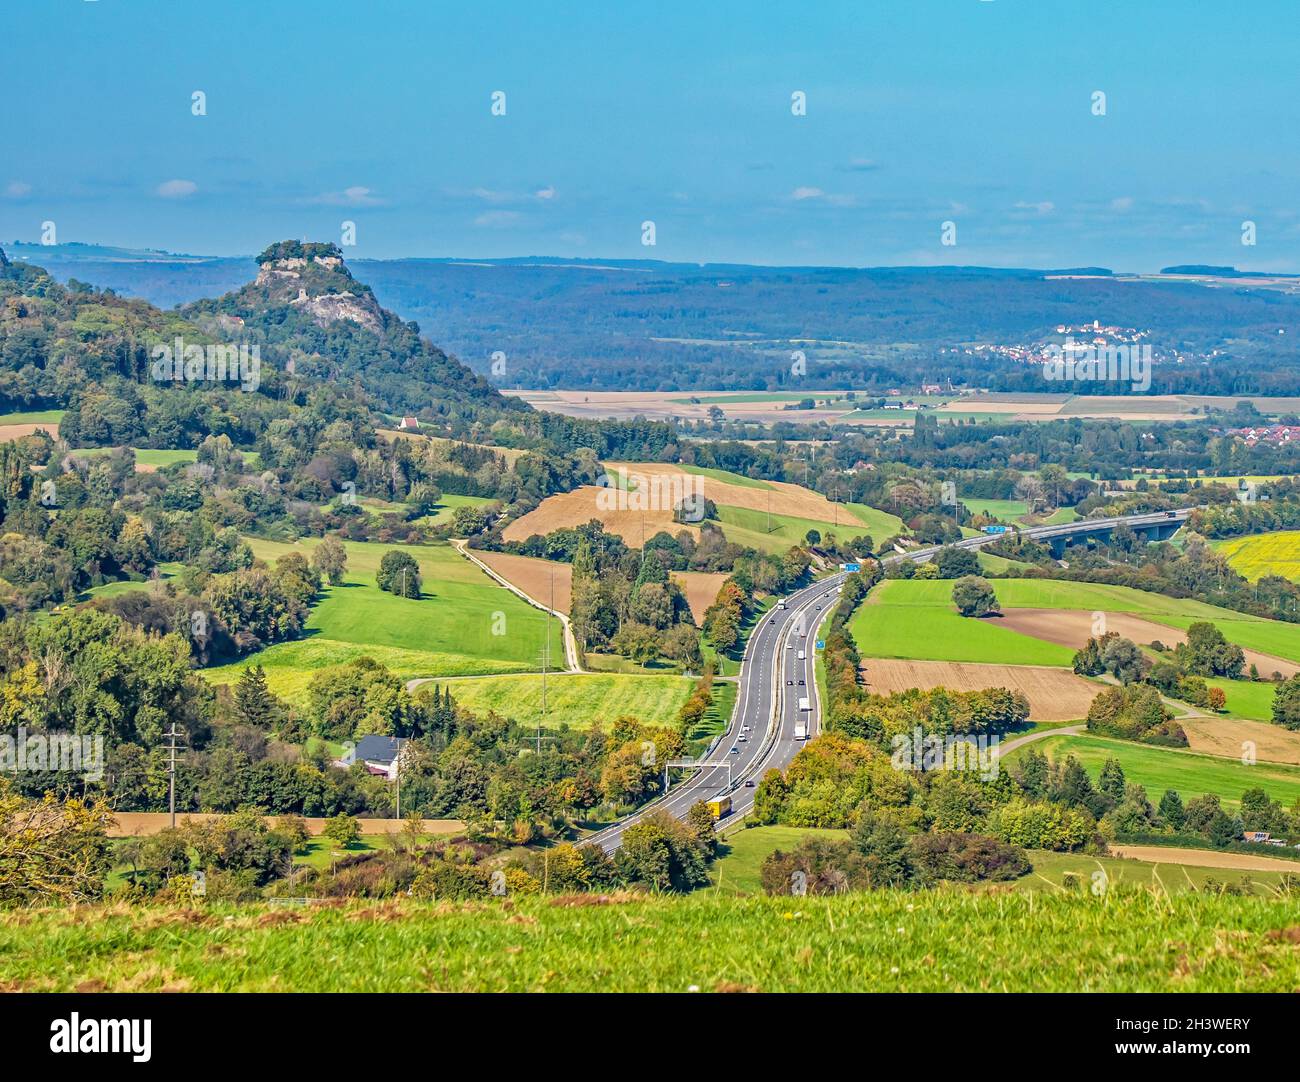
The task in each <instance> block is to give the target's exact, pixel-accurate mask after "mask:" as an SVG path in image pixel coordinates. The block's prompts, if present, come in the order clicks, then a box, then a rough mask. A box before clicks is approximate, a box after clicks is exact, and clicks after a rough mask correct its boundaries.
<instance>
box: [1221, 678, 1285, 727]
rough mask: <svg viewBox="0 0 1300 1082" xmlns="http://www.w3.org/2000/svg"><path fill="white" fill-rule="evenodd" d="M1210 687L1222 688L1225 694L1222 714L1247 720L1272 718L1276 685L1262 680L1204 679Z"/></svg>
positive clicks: (1270, 719) (1269, 719)
mask: <svg viewBox="0 0 1300 1082" xmlns="http://www.w3.org/2000/svg"><path fill="white" fill-rule="evenodd" d="M1205 682H1206V683H1207V684H1209V685H1210V687H1213V688H1222V689H1223V694H1224V695H1226V696H1227V699H1228V702H1227V708H1226V709H1225V711H1224V714H1223V716H1224V717H1229V718H1245V719H1246V720H1247V721H1269V722H1271V721H1272V720H1273V696H1274V695H1276V694H1277V685H1276V684H1272V683H1268V682H1264V681H1251V680H1223V679H1219V678H1218V677H1212V678H1210V679H1208V680H1206V681H1205Z"/></svg>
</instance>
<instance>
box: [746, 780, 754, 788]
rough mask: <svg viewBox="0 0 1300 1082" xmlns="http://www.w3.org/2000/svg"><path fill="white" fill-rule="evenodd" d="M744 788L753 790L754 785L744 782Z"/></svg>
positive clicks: (750, 782)
mask: <svg viewBox="0 0 1300 1082" xmlns="http://www.w3.org/2000/svg"><path fill="white" fill-rule="evenodd" d="M745 788H746V789H752V788H754V783H753V782H752V781H747V782H745Z"/></svg>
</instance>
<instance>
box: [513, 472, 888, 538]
mask: <svg viewBox="0 0 1300 1082" xmlns="http://www.w3.org/2000/svg"><path fill="white" fill-rule="evenodd" d="M605 467H606V469H607V470H608V471H609V474H610V476H611V477H615V476H617V473H616V471H619V470H621V471H623V472H624V474H625V475H626V478H627V491H622V490H615V489H612V488H602V487H598V486H596V485H584V486H582V487H581V488H575V489H574V490H573V491H572V492H561V493H558V494H557V495H555V496H548V497H547V498H546V499H545V500H543V501H542V502H541V504H539V505H538V506H537V507H536V508H535V509H533V510H532V511H529V512H528V514H526V515H524V516H523V517H521V518H517V519H515V521H514V522H511V523H510V524H509V525H507V526H506V528H505V530H503V531H502V537H504V538H505V539H506V540H507V541H526V540H527V539H528V538H529V537H531V536H532V535H533V534H541V535H543V536H545V535H546V534H549V533H551V532H552V531H553V530H559V529H563V528H566V527H572V526H579V525H581V524H582V523H584V522H590V521H591V520H592V519H593V518H596V519H600V521H601V522H602V523H604V525H605V529H606V530H608V531H609V532H610V533H615V534H618V535H619V537H621V538H623V540H624V541H626V542H627V543H628V544H629V545H630V546H632V547H633V548H641V547H642V545H643V543H644V542H645V541H646V540H648V539H649V538H651V537H653V536H654V535H655V534H657V533H658V532H659V531H660V530H665V531H667V532H668V533H670V534H676V533H680V532H681V531H682V530H683V529H695V527H693V526H686V525H683V524H682V523H680V522H674V521H673V507H674V506H676V505H677V504H678V503H680V502H681V501H682V499H683V497H687V498H689V497H693V496H695V495H696V494H697V493H703V494H704V497H705V499H708V500H712V501H713V502H714V503H715V504H718V505H719V506H722V507H742V508H746V509H748V510H752V511H771V512H772V514H774V515H788V516H790V517H792V518H803V519H811V520H813V521H815V522H835V521H840V522H843V523H845V524H846V526H855V525H858V523H857V519H855V518H854V517H853V515H852V514H851V513H850V512H849V511H847V510H845V509H844V508H842V507H837V506H836V505H835V504H833V503H831V501H830V500H828V499H826V497H825V496H823V495H821V493H819V492H812V491H811V490H809V489H806V488H804V487H803V486H801V485H792V484H789V483H787V482H784V481H765V482H763V484H764V485H765V486H766V487H754V486H750V485H737V484H732V483H730V482H728V481H719V480H716V479H714V478H712V477H704V476H700V475H697V474H692V473H688V472H686V471H685V470H683V469H681V468H680V467H678V466H673V465H665V464H663V463H658V462H607V463H606V464H605ZM864 529H865V528H864Z"/></svg>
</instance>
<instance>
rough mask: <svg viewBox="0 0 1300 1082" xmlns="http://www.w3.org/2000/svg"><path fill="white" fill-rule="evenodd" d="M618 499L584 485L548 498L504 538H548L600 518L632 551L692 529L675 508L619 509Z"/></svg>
mask: <svg viewBox="0 0 1300 1082" xmlns="http://www.w3.org/2000/svg"><path fill="white" fill-rule="evenodd" d="M705 492H706V494H707V492H708V490H707V489H706V490H705ZM614 498H615V497H614V495H613V494H612V493H611V492H610V491H609V490H608V489H605V488H599V487H597V486H596V485H583V486H582V487H581V488H575V489H574V490H573V491H572V492H561V493H559V494H558V495H555V496H548V497H547V498H546V499H544V500H543V501H542V502H541V504H539V505H538V506H537V507H536V508H534V509H533V510H532V511H529V512H528V514H526V515H524V516H523V517H522V518H517V519H515V520H514V522H512V523H510V524H509V525H508V526H507V527H506V528H505V529H504V530H502V531H501V536H502V537H504V538H505V539H506V540H507V541H527V540H528V538H530V537H531V536H532V535H533V534H541V535H542V536H543V537H545V536H546V535H547V534H549V533H553V532H554V531H556V530H562V529H567V528H569V527H571V526H581V525H582V524H583V523H584V522H590V521H591V520H592V519H593V518H598V519H600V521H601V522H602V523H604V525H605V529H606V531H608V532H609V533H614V534H618V536H619V537H621V538H622V539H623V540H624V541H626V542H627V543H628V545H629V546H631V547H632V548H641V547H642V546H643V544H644V543H645V542H646V541H648V540H649V539H650V538H652V537H654V535H655V534H657V533H658V532H659V531H660V530H666V531H668V533H671V534H676V533H680V532H681V531H682V530H683V529H689V528H690V527H686V526H683V525H682V524H681V523H678V522H674V521H673V511H672V507H671V506H668V507H665V508H663V509H662V510H655V511H641V510H636V511H633V510H619V509H618V508H617V507H611V503H612V502H613V500H614Z"/></svg>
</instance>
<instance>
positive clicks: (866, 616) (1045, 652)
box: [849, 579, 1074, 666]
mask: <svg viewBox="0 0 1300 1082" xmlns="http://www.w3.org/2000/svg"><path fill="white" fill-rule="evenodd" d="M998 585H1001V583H1000V582H999V583H998ZM911 586H924V587H930V586H942V587H945V590H946V592H943V593H940V592H938V591H932V590H926V591H925V592H924V594H923V595H921V594H915V593H913V592H912V591H910V590H906V589H903V590H899V589H897V588H898V587H911ZM951 594H952V582H951V581H948V582H946V583H945V582H942V581H933V582H926V581H917V580H911V581H905V580H901V579H894V580H890V581H888V582H885V583H881V585H880V586H878V587H877V588H876V589H875V590H874V591H872V594H871V595H870V596H869V597H868V599H867V601H866V602H865V603H864V604H862V605H860V606H858V610H857V612H856V613H854V615H853V619H852V621H851V622H850V624H849V630H850V632H851V633H852V635H853V638H854V639H855V640H856V642H857V644H858V652H859V653H860V654H861V655H862V656H863V657H896V658H915V659H918V660H927V661H983V662H989V663H992V664H999V665H1005V664H1007V663H1008V662H1010V663H1012V664H1020V665H1062V666H1068V665H1069V664H1070V663H1071V661H1072V659H1073V657H1074V651H1073V650H1070V649H1069V648H1067V647H1064V646H1057V645H1056V644H1055V643H1050V642H1045V641H1044V640H1042V639H1035V638H1032V637H1031V636H1029V635H1021V634H1020V633H1019V632H1016V631H1011V630H1009V629H1007V628H1004V627H999V626H998V622H997V619H996V618H990V619H983V620H975V619H971V618H968V617H965V616H961V615H959V614H958V612H957V610H956V609H955V608H954V607H953V605H952V599H951ZM920 596H924V597H926V598H942V601H940V600H931V601H926V602H922V601H920V600H918V598H919V597H920Z"/></svg>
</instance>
